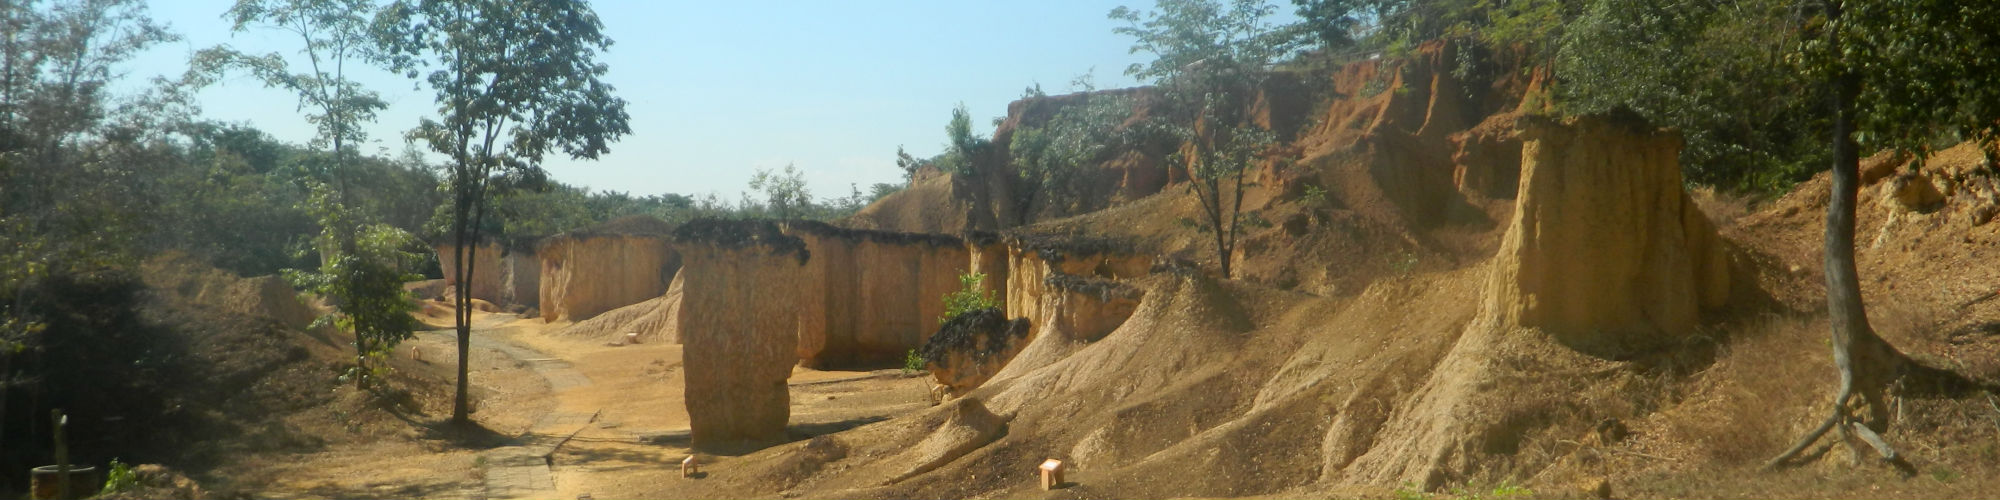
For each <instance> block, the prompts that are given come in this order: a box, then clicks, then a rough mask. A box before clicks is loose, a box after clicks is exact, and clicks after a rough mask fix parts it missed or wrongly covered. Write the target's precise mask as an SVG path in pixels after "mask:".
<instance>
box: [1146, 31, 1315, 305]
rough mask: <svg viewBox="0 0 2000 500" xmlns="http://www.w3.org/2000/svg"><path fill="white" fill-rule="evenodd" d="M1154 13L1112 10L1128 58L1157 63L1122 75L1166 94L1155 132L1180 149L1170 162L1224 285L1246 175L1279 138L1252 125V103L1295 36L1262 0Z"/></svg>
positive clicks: (1239, 222)
mask: <svg viewBox="0 0 2000 500" xmlns="http://www.w3.org/2000/svg"><path fill="white" fill-rule="evenodd" d="M1155 8H1156V9H1158V10H1156V11H1152V12H1147V13H1145V14H1143V15H1141V14H1140V13H1139V12H1136V11H1133V10H1131V9H1129V8H1126V7H1119V8H1117V9H1114V10H1112V11H1111V14H1110V17H1111V19H1114V20H1119V21H1125V22H1126V26H1124V27H1119V28H1115V29H1114V30H1113V31H1114V32H1116V33H1119V34H1122V35H1128V36H1131V37H1132V38H1133V44H1132V49H1131V51H1132V52H1133V53H1138V52H1150V53H1152V54H1153V55H1155V56H1156V58H1155V59H1154V60H1153V61H1152V62H1150V63H1147V64H1133V65H1132V66H1131V67H1130V68H1127V69H1126V70H1125V74H1127V75H1131V76H1135V77H1139V78H1143V79H1150V80H1152V81H1153V82H1154V84H1155V85H1157V86H1158V87H1159V88H1161V89H1162V90H1164V91H1165V95H1166V103H1167V106H1168V107H1169V108H1170V109H1168V110H1167V113H1165V114H1166V116H1165V120H1167V121H1165V122H1162V123H1159V124H1158V127H1159V129H1160V130H1163V131H1165V132H1166V133H1167V134H1168V135H1171V136H1172V137H1173V138H1174V139H1176V140H1178V141H1180V142H1181V143H1182V144H1183V146H1182V148H1181V150H1180V151H1179V152H1176V153H1174V155H1173V157H1172V160H1171V161H1173V162H1174V163H1178V164H1180V165H1181V166H1182V167H1183V168H1185V169H1187V172H1188V178H1189V182H1188V189H1189V190H1191V191H1193V192H1194V194H1195V196H1196V198H1199V199H1200V200H1201V208H1202V213H1201V219H1200V220H1199V221H1197V223H1198V224H1197V225H1198V227H1200V228H1201V229H1202V230H1203V231H1205V232H1207V233H1209V235H1210V236H1211V237H1212V238H1213V241H1214V243H1215V254H1216V258H1217V260H1218V261H1220V262H1221V267H1222V275H1223V277H1224V278H1229V277H1231V276H1233V275H1232V273H1231V269H1230V267H1231V266H1230V264H1231V262H1230V261H1231V260H1232V257H1234V256H1235V254H1236V239H1237V237H1238V236H1239V235H1241V234H1242V232H1243V224H1244V223H1245V222H1247V220H1246V219H1245V217H1244V213H1243V194H1244V190H1245V189H1246V188H1247V187H1249V180H1248V179H1245V178H1244V176H1245V174H1248V173H1249V172H1250V171H1251V169H1252V168H1253V167H1254V166H1255V165H1256V162H1257V160H1258V159H1260V158H1262V157H1264V156H1265V155H1266V154H1267V153H1268V152H1269V149H1270V147H1271V145H1272V144H1273V143H1274V142H1275V140H1276V138H1275V136H1274V134H1272V133H1271V131H1269V130H1266V129H1264V128H1262V127H1259V126H1257V125H1256V124H1255V122H1254V121H1253V120H1251V117H1250V108H1251V102H1252V100H1254V99H1255V98H1256V94H1257V92H1258V90H1259V89H1260V88H1261V87H1262V86H1263V84H1264V80H1265V79H1266V78H1267V77H1268V75H1269V72H1268V71H1267V70H1266V68H1267V67H1269V66H1270V65H1271V64H1272V63H1273V62H1275V61H1277V60H1278V58H1279V57H1282V56H1285V55H1287V54H1290V53H1291V52H1292V51H1293V50H1294V49H1295V48H1296V45H1297V43H1298V37H1296V36H1294V34H1293V33H1292V32H1291V30H1290V29H1288V28H1286V27H1285V26H1282V25H1279V24H1277V23H1275V22H1274V21H1273V20H1272V19H1271V17H1272V15H1273V14H1274V13H1276V11H1277V8H1276V7H1273V6H1271V5H1269V4H1267V3H1265V2H1264V1H1262V0H1229V1H1228V3H1227V4H1225V3H1223V2H1222V1H1221V0H1156V3H1155Z"/></svg>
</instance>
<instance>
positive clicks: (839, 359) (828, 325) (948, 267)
mask: <svg viewBox="0 0 2000 500" xmlns="http://www.w3.org/2000/svg"><path fill="white" fill-rule="evenodd" d="M785 231H786V233H787V234H789V235H791V236H794V237H796V238H798V239H800V240H802V241H804V243H805V248H806V249H807V250H808V251H809V252H810V253H811V255H812V259H811V260H810V261H808V262H807V263H806V266H805V269H804V270H803V272H802V273H801V274H800V275H799V276H797V277H796V278H794V281H793V283H792V284H791V285H788V288H791V289H793V290H795V292H794V293H799V294H801V295H803V296H802V297H800V298H799V301H800V302H799V322H798V324H799V333H798V336H799V343H798V360H799V362H800V363H801V364H804V365H806V366H813V367H824V366H851V365H855V364H867V363H882V362H893V361H895V360H900V359H902V358H903V356H904V355H905V354H907V353H908V352H909V351H910V350H911V349H916V348H919V347H922V346H923V345H924V341H925V340H926V339H928V338H929V337H930V335H931V333H932V332H935V331H937V325H938V320H939V319H940V318H943V317H944V295H945V294H947V293H950V292H952V291H954V290H957V289H958V286H959V285H958V277H959V275H962V274H965V272H966V268H967V266H968V265H969V263H970V262H971V257H970V256H969V254H968V252H967V250H966V245H965V243H964V242H963V241H962V240H960V239H959V238H957V237H953V236H945V235H929V234H913V233H896V232H887V231H870V230H857V229H844V228H838V227H834V226H831V225H827V224H824V223H819V222H811V221H794V222H789V223H787V224H786V226H785Z"/></svg>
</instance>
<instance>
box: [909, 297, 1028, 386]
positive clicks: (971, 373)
mask: <svg viewBox="0 0 2000 500" xmlns="http://www.w3.org/2000/svg"><path fill="white" fill-rule="evenodd" d="M1029 328H1030V327H1029V324H1028V320H1027V319H1025V318H1015V319H1013V320H1008V319H1007V318H1006V317H1005V313H1003V312H1002V311H1001V310H1000V309H998V308H988V309H978V310H973V311H966V312H965V313H962V314H959V315H958V316H957V317H954V318H952V319H951V321H949V322H946V323H945V324H944V326H942V327H940V328H939V329H938V333H937V335H935V336H932V337H931V339H930V341H928V342H926V343H925V344H924V348H923V350H922V351H920V353H921V354H922V356H923V358H924V365H925V368H926V369H928V370H930V372H931V376H932V377H933V378H935V379H936V380H937V383H938V384H939V385H942V386H944V388H945V390H946V391H947V392H948V393H950V394H951V395H952V396H962V395H964V394H965V393H967V392H970V391H972V389H974V388H977V387H979V385H980V384H984V383H986V380H987V379H991V378H993V375H994V374H996V373H1000V369H1001V368H1004V367H1006V366H1007V361H1009V360H1011V359H1013V358H1014V355H1016V354H1020V353H1021V349H1022V348H1024V347H1027V345H1028V341H1029V340H1030V338H1029V333H1030V329H1029Z"/></svg>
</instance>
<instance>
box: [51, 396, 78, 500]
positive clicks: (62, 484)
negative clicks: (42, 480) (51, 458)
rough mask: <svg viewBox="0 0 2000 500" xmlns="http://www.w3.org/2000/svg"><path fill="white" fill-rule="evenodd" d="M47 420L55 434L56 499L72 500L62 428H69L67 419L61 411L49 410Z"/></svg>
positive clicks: (67, 451) (66, 447) (66, 445)
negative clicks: (53, 428)
mask: <svg viewBox="0 0 2000 500" xmlns="http://www.w3.org/2000/svg"><path fill="white" fill-rule="evenodd" d="M49 420H50V422H51V423H52V425H53V426H54V427H55V431H56V432H55V434H56V498H60V499H62V500H72V499H74V498H76V497H74V496H70V493H71V492H70V489H69V445H68V444H67V443H64V442H63V428H64V427H68V426H69V417H66V416H63V412H62V410H61V409H55V410H49Z"/></svg>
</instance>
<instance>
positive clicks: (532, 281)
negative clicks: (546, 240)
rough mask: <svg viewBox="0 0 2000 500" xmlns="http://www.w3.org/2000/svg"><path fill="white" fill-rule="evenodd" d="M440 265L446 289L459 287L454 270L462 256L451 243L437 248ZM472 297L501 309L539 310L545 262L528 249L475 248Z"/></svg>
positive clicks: (486, 245)
mask: <svg viewBox="0 0 2000 500" xmlns="http://www.w3.org/2000/svg"><path fill="white" fill-rule="evenodd" d="M522 246H525V245H522ZM433 248H434V249H435V250H436V251H437V256H438V265H439V266H440V267H441V268H442V269H444V275H445V276H444V282H445V286H456V285H458V279H457V278H458V277H457V276H456V273H453V272H452V268H453V267H454V266H456V265H457V263H458V254H457V252H454V251H453V250H454V248H453V247H452V245H451V244H450V243H443V244H439V245H436V246H435V247H433ZM472 252H473V256H472V259H473V260H472V298H475V299H479V300H484V301H487V302H491V303H493V304H495V305H499V306H514V305H519V306H526V307H539V304H540V303H541V281H542V280H541V276H542V263H541V260H540V259H537V258H535V252H533V251H531V250H527V249H525V248H514V246H512V245H509V246H503V245H500V244H497V243H486V244H482V245H479V246H476V247H473V249H472Z"/></svg>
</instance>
